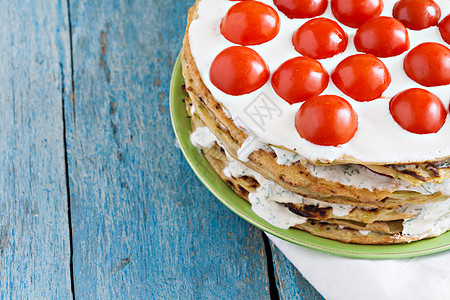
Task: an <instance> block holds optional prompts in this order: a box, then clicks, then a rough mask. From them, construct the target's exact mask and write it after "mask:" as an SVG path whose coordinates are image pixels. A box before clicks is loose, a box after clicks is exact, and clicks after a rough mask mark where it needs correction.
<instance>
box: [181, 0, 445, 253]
mask: <svg viewBox="0 0 450 300" xmlns="http://www.w3.org/2000/svg"><path fill="white" fill-rule="evenodd" d="M342 2H343V1H341V0H332V1H330V3H328V1H303V2H302V1H298V3H303V4H302V5H304V6H302V7H293V6H289V5H288V4H289V3H292V1H281V0H279V1H226V0H201V1H197V2H196V3H195V5H194V6H193V7H192V8H191V10H190V11H189V17H188V26H187V29H186V35H185V38H184V43H183V44H184V47H183V51H182V67H183V76H184V78H185V82H186V86H185V88H186V91H187V92H188V94H189V97H188V98H187V99H186V103H187V105H188V107H187V111H188V113H189V114H191V116H192V122H193V128H194V129H195V130H194V131H193V134H192V136H191V140H192V142H193V143H194V144H195V145H196V146H198V147H199V148H201V149H202V150H203V153H204V154H205V156H206V158H207V159H208V161H209V162H210V163H211V166H212V167H213V168H214V170H215V171H216V172H217V174H218V175H219V176H220V177H221V178H222V179H223V180H224V181H225V182H227V184H229V185H230V186H231V187H232V188H233V189H234V190H235V191H236V192H237V194H238V195H239V196H241V197H242V198H244V199H246V200H248V201H249V202H250V203H251V204H252V209H253V210H254V211H255V213H256V214H258V215H259V216H261V217H263V218H264V219H266V220H267V221H268V222H269V223H271V224H273V225H275V226H278V227H280V228H289V227H296V228H299V229H302V230H306V231H308V232H310V233H312V234H314V235H319V236H323V237H326V238H330V239H335V240H338V241H343V242H350V243H363V244H389V243H404V242H410V241H415V240H420V239H424V238H429V237H434V236H438V235H440V234H442V233H444V232H446V231H447V230H448V229H449V228H450V200H449V198H450V179H448V180H447V178H448V174H449V166H450V160H449V159H448V158H449V156H450V142H448V141H449V139H448V138H449V137H450V127H449V126H450V125H449V124H448V123H449V122H447V113H448V112H447V107H448V101H449V99H448V96H446V95H448V94H450V93H449V92H450V88H449V83H450V78H447V76H448V75H447V74H450V72H448V71H450V59H447V57H450V50H449V49H448V48H447V46H446V45H447V44H446V42H449V40H450V39H449V36H450V34H449V32H450V25H448V26H447V24H448V23H449V24H450V21H447V20H448V19H449V18H447V17H445V18H442V19H441V14H442V16H446V15H447V14H449V13H450V3H448V2H445V1H440V2H439V1H434V2H433V1H404V0H400V1H365V0H352V1H346V3H347V4H349V3H350V4H351V5H343V4H342ZM366 2H367V3H366ZM412 2H414V9H412V8H411V3H412ZM318 3H321V5H319V4H318ZM299 5H300V4H299ZM300 6H301V5H300ZM362 7H364V9H362ZM411 12H414V14H415V15H414V17H413V18H412V17H409V15H408V13H409V14H410V15H411ZM430 53H432V54H430ZM418 62H419V63H418ZM424 65H425V67H423V66H424ZM447 66H448V68H449V70H447V69H446V68H447ZM421 68H422V69H421ZM427 72H428V73H427Z"/></svg>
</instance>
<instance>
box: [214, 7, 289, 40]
mask: <svg viewBox="0 0 450 300" xmlns="http://www.w3.org/2000/svg"><path fill="white" fill-rule="evenodd" d="M279 31H280V18H279V17H278V14H277V12H276V11H275V10H274V9H273V8H272V7H270V6H269V5H266V4H264V3H261V2H258V1H243V2H240V3H237V4H235V5H233V6H232V7H231V8H230V9H229V10H228V12H227V14H226V15H225V17H224V18H223V19H222V23H221V24H220V32H221V33H222V35H223V36H224V37H225V38H226V39H227V40H229V41H230V42H232V43H236V44H240V45H244V46H248V45H259V44H262V43H265V42H267V41H270V40H271V39H273V38H274V37H275V36H276V35H277V34H278V32H279Z"/></svg>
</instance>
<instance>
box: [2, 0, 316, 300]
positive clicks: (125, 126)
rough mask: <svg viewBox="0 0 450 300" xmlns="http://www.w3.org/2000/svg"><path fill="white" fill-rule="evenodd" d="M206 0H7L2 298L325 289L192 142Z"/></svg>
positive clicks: (279, 294) (238, 294)
mask: <svg viewBox="0 0 450 300" xmlns="http://www.w3.org/2000/svg"><path fill="white" fill-rule="evenodd" d="M193 2H194V0H189V1H186V0H184V1H183V0H172V1H167V0H148V1H125V0H123V1H113V0H111V1H94V0H92V1H88V0H84V1H76V0H67V1H66V0H64V1H56V0H40V1H22V0H20V1H2V9H1V10H0V20H1V21H0V22H1V24H0V45H1V46H0V66H1V72H0V84H1V93H0V116H1V117H0V156H1V157H2V159H1V160H0V293H1V298H2V299H9V298H26V297H28V298H39V299H55V298H57V299H68V298H72V297H73V298H75V297H76V298H78V299H97V298H101V299H136V298H141V299H142V298H148V299H193V298H196V299H197V298H198V299H203V298H226V299H269V298H273V299H277V298H281V299H299V298H303V299H320V298H321V297H320V295H319V294H318V293H317V292H316V291H315V290H314V288H312V287H311V286H310V285H309V284H308V283H307V282H306V281H305V280H304V279H303V278H302V276H301V275H300V273H298V272H297V271H296V270H295V269H294V268H293V267H292V265H291V264H290V263H289V261H287V260H286V258H285V257H284V256H283V254H282V253H280V252H279V251H278V250H277V249H276V248H274V246H273V245H272V244H270V242H268V240H267V238H266V237H265V235H264V234H263V233H262V232H261V231H260V230H259V229H257V228H255V227H253V226H251V225H249V224H247V223H246V222H245V221H243V220H241V219H240V218H239V217H237V216H236V215H234V214H233V213H231V212H230V211H229V210H228V209H227V208H225V207H224V206H223V205H222V204H221V203H220V202H219V201H218V200H216V199H215V198H214V197H213V196H212V195H211V194H210V193H209V192H208V191H207V190H206V188H205V187H203V186H202V184H201V183H200V181H199V180H198V179H197V178H196V177H195V175H194V173H193V172H192V171H191V170H190V168H189V166H188V165H187V163H186V162H185V160H184V159H183V156H182V154H181V151H180V150H179V149H178V148H177V145H176V141H175V136H174V134H173V130H172V128H171V122H170V115H169V99H168V92H169V82H170V76H171V70H172V67H173V65H174V61H175V59H176V57H177V54H178V52H179V50H180V47H181V40H182V36H183V31H184V28H185V23H186V22H185V19H186V13H187V9H188V7H190V6H191V5H192V4H193Z"/></svg>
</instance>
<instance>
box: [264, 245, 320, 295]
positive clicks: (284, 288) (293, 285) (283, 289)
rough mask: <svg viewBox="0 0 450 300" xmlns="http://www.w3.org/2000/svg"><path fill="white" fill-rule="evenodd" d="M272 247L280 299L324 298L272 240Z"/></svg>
mask: <svg viewBox="0 0 450 300" xmlns="http://www.w3.org/2000/svg"><path fill="white" fill-rule="evenodd" d="M270 248H271V249H272V260H273V265H274V273H275V279H276V284H277V288H278V294H279V296H280V299H305V300H316V299H317V300H324V298H323V297H322V296H321V295H320V294H319V292H317V290H316V289H315V288H314V287H313V286H312V285H311V284H310V283H309V282H308V281H307V280H306V279H305V278H304V277H303V276H302V274H301V273H300V272H299V271H298V270H297V269H296V268H295V267H294V265H293V264H292V263H291V262H290V261H289V260H288V259H287V258H286V256H284V254H283V252H281V251H280V250H278V248H277V247H276V246H275V245H274V244H273V243H272V242H270Z"/></svg>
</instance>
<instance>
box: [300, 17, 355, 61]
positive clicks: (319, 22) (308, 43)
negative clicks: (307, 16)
mask: <svg viewBox="0 0 450 300" xmlns="http://www.w3.org/2000/svg"><path fill="white" fill-rule="evenodd" d="M292 43H293V44H294V47H295V50H297V52H298V53H300V54H303V55H305V56H309V57H312V58H316V59H321V58H328V57H332V56H334V55H336V54H338V53H341V52H344V51H345V49H346V48H347V44H348V37H347V34H346V33H345V31H344V30H343V29H342V28H341V26H339V24H338V23H336V22H334V21H332V20H330V19H326V18H317V19H312V20H309V21H308V22H306V23H305V24H303V25H302V26H301V27H300V28H299V29H298V30H297V31H296V32H295V33H294V35H293V37H292Z"/></svg>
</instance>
